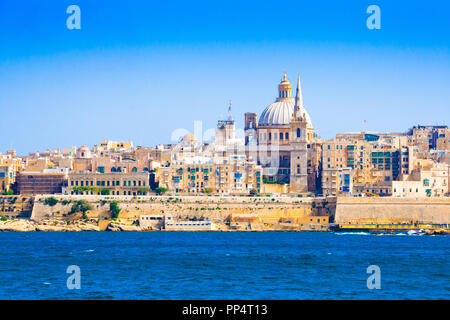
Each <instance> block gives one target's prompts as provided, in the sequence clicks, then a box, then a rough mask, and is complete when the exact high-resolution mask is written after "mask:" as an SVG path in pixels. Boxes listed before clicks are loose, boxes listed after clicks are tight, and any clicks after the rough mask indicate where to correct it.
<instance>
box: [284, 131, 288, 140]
mask: <svg viewBox="0 0 450 320" xmlns="http://www.w3.org/2000/svg"><path fill="white" fill-rule="evenodd" d="M284 138H285V139H286V140H289V133H288V132H286V133H285V135H284Z"/></svg>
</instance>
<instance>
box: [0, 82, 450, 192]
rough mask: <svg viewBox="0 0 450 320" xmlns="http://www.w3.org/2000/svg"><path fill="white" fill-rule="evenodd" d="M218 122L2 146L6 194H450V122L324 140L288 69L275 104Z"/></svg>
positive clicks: (1, 183)
mask: <svg viewBox="0 0 450 320" xmlns="http://www.w3.org/2000/svg"><path fill="white" fill-rule="evenodd" d="M244 120H245V121H244V122H245V127H244V136H243V137H242V138H237V136H236V128H235V121H234V119H233V117H232V114H231V106H230V108H229V113H228V117H227V119H225V120H220V121H218V123H217V128H216V133H215V137H214V139H213V140H212V141H210V142H201V141H198V140H197V139H196V137H195V136H194V135H193V134H186V135H185V136H184V137H182V138H181V139H180V141H179V142H178V143H175V144H163V145H158V146H156V147H141V146H137V147H135V146H133V143H132V142H125V141H119V142H117V141H101V142H100V143H99V144H98V145H95V146H93V147H92V148H88V147H86V146H81V147H79V148H76V147H73V148H71V149H62V150H60V149H58V150H47V151H44V152H39V153H30V154H29V155H27V156H18V155H17V154H16V152H15V151H14V150H10V151H7V152H6V154H0V192H1V193H3V194H13V193H15V194H27V195H35V194H78V195H79V194H83V195H98V194H103V195H117V196H120V195H124V196H137V195H150V194H162V193H165V192H168V193H170V194H191V195H197V194H214V195H218V194H220V195H258V194H274V193H277V194H286V195H289V196H296V197H297V196H298V197H300V196H301V197H303V196H314V195H324V196H337V195H346V196H393V197H445V196H448V195H449V187H448V183H449V175H450V129H449V128H448V127H447V126H414V127H412V128H411V129H409V130H408V131H407V132H404V133H376V132H357V133H344V134H337V135H336V138H335V139H329V140H322V139H321V138H320V137H319V136H318V135H317V133H316V132H315V131H314V127H313V125H312V122H311V118H310V116H309V114H308V112H307V111H306V108H305V106H304V104H303V98H302V90H301V86H300V79H298V81H297V88H296V92H295V96H292V88H291V84H290V82H289V81H288V79H287V77H286V73H285V74H284V76H283V78H282V80H281V82H280V84H279V86H278V97H277V98H276V100H275V102H274V103H272V104H270V105H269V106H268V107H266V108H265V109H264V110H263V112H262V113H261V115H260V117H259V119H258V115H257V114H256V113H250V112H248V113H245V119H244Z"/></svg>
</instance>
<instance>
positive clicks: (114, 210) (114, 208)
mask: <svg viewBox="0 0 450 320" xmlns="http://www.w3.org/2000/svg"><path fill="white" fill-rule="evenodd" d="M109 211H111V218H112V219H113V220H117V218H118V217H119V213H120V208H119V204H118V203H117V201H111V202H110V203H109Z"/></svg>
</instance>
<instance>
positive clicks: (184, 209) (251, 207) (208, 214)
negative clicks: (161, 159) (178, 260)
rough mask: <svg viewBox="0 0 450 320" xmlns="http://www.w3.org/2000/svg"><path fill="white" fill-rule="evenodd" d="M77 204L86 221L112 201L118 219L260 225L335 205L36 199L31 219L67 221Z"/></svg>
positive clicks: (304, 217) (266, 200)
mask: <svg viewBox="0 0 450 320" xmlns="http://www.w3.org/2000/svg"><path fill="white" fill-rule="evenodd" d="M49 197H54V198H56V199H57V200H58V203H57V204H56V205H54V206H49V205H46V204H45V202H44V201H45V199H46V198H49ZM77 200H85V201H87V202H89V203H90V204H91V206H92V210H90V211H89V212H88V214H87V215H88V217H89V218H97V217H99V216H106V217H108V216H109V202H110V201H113V200H115V201H117V202H118V204H119V207H120V208H121V212H120V219H128V220H137V219H138V218H139V216H140V215H141V214H164V213H171V214H173V216H174V217H175V218H193V217H196V218H202V217H203V218H206V219H211V220H226V219H228V218H229V217H230V216H231V215H233V214H234V215H239V214H249V213H250V214H255V215H257V216H258V219H259V221H261V222H267V223H276V222H279V221H290V222H292V223H308V222H309V221H310V218H309V217H310V216H325V217H328V216H329V215H330V214H332V213H334V210H333V209H332V207H333V206H334V204H329V203H324V200H323V199H313V198H290V197H289V198H288V197H275V198H274V197H207V196H205V197H155V196H153V197H151V196H138V197H127V196H72V195H68V196H60V195H53V196H50V195H45V196H36V198H35V201H34V202H35V205H34V207H33V213H32V217H31V218H32V219H33V220H36V221H40V220H42V219H46V218H64V217H67V216H68V215H69V212H70V209H71V207H72V205H73V203H74V202H75V201H77ZM63 201H65V202H63ZM69 201H70V202H69ZM67 202H69V203H67ZM330 208H331V209H330ZM327 221H328V219H327Z"/></svg>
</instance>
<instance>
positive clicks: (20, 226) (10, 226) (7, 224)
mask: <svg viewBox="0 0 450 320" xmlns="http://www.w3.org/2000/svg"><path fill="white" fill-rule="evenodd" d="M0 231H16V232H30V231H36V224H35V223H33V222H31V221H30V220H27V219H15V220H8V221H0Z"/></svg>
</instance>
